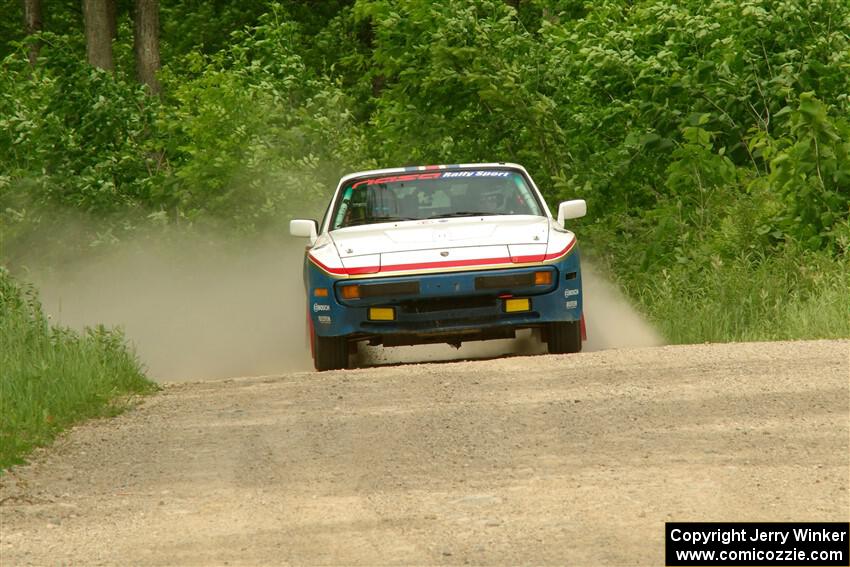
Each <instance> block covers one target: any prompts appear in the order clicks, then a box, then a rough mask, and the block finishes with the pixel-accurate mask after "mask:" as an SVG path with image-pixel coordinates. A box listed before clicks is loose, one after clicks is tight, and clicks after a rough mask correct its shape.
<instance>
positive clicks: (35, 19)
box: [24, 0, 42, 66]
mask: <svg viewBox="0 0 850 567" xmlns="http://www.w3.org/2000/svg"><path fill="white" fill-rule="evenodd" d="M24 29H25V30H26V33H27V35H32V34H34V33H38V32H40V31H41V30H42V21H41V0H24ZM40 49H41V46H40V45H39V44H38V43H33V44H32V45H31V46H30V53H29V59H30V65H32V66H35V61H36V59H38V52H39V50H40Z"/></svg>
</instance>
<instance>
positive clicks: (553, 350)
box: [547, 321, 581, 354]
mask: <svg viewBox="0 0 850 567" xmlns="http://www.w3.org/2000/svg"><path fill="white" fill-rule="evenodd" d="M548 330H549V333H548V334H549V337H548V340H547V343H548V349H549V354H572V353H575V352H581V322H580V321H558V322H557V323H549V329H548Z"/></svg>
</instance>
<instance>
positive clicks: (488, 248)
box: [289, 163, 587, 370]
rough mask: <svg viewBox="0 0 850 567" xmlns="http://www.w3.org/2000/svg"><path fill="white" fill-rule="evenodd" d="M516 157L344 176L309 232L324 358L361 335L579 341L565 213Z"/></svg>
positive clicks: (556, 345)
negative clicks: (528, 335) (553, 208)
mask: <svg viewBox="0 0 850 567" xmlns="http://www.w3.org/2000/svg"><path fill="white" fill-rule="evenodd" d="M586 210H587V205H586V203H585V202H584V201H583V200H574V201H566V202H563V203H561V204H560V205H559V207H558V217H557V219H554V218H552V215H551V213H550V211H549V208H548V207H547V206H546V203H545V201H544V200H543V196H542V195H541V193H540V191H539V190H538V188H537V186H536V185H535V184H534V182H533V181H532V179H531V177H530V176H529V174H528V172H527V171H526V170H525V168H523V167H522V166H520V165H516V164H511V163H483V164H464V165H440V166H420V167H404V168H394V169H379V170H374V171H362V172H359V173H352V174H351V175H346V176H345V177H343V178H342V179H341V180H340V182H339V186H338V187H337V190H336V193H335V194H334V196H333V199H332V200H331V202H330V205H329V206H328V209H327V212H326V213H325V216H324V218H323V219H322V222H321V225H319V224H318V223H317V222H316V221H314V220H300V219H299V220H293V221H291V222H290V227H289V228H290V233H291V234H292V235H293V236H301V237H306V238H309V239H310V246H308V247H307V251H306V254H305V261H304V282H305V286H306V291H307V324H308V329H309V334H310V344H311V349H312V353H313V361H314V363H315V366H316V369H317V370H332V369H339V368H346V367H347V366H348V364H349V355H350V353H351V352H353V351H356V348H357V346H356V344H357V343H358V342H360V341H368V342H369V344H371V345H384V346H399V345H412V344H423V343H448V344H452V345H455V346H460V344H461V343H462V342H465V341H473V340H484V339H496V338H511V337H514V336H515V333H516V331H517V330H519V329H534V330H536V331H535V332H536V333H537V334H538V335H539V337H540V339H541V340H543V341H545V342H546V343H547V345H548V350H549V352H550V353H572V352H578V351H580V350H581V343H582V340H583V339H584V338H585V337H584V318H583V316H582V289H581V267H580V264H579V254H578V247H577V245H576V237H575V234H573V233H572V232H571V231H569V230H567V229H565V228H564V222H565V221H566V220H568V219H574V218H578V217H582V216H584V215H585V213H586Z"/></svg>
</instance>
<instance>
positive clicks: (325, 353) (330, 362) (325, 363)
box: [313, 334, 348, 372]
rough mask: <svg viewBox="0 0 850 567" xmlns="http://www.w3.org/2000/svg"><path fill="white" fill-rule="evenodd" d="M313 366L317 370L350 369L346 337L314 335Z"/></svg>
mask: <svg viewBox="0 0 850 567" xmlns="http://www.w3.org/2000/svg"><path fill="white" fill-rule="evenodd" d="M313 366H315V367H316V370H318V371H319V372H322V371H324V370H341V369H343V368H348V341H347V340H346V338H345V337H320V336H318V335H316V334H313Z"/></svg>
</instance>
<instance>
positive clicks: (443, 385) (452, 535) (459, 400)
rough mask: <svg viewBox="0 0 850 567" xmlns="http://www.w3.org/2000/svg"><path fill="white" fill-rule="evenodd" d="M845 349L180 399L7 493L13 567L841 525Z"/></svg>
mask: <svg viewBox="0 0 850 567" xmlns="http://www.w3.org/2000/svg"><path fill="white" fill-rule="evenodd" d="M848 487H850V341H846V340H845V341H811V342H775V343H743V344H725V345H697V346H668V347H657V348H641V349H623V350H609V351H600V352H591V353H585V354H581V355H575V356H533V357H528V356H526V357H509V358H501V359H495V360H484V361H463V362H452V363H444V364H420V365H398V366H385V367H375V368H365V369H358V370H349V371H339V372H329V373H323V374H315V373H308V372H302V373H290V374H286V375H282V376H266V377H253V378H237V379H230V380H219V381H209V382H196V383H182V384H173V385H168V386H166V387H165V388H164V390H163V391H162V392H161V393H159V394H157V395H155V396H152V397H151V398H149V399H146V400H144V401H143V402H141V403H140V404H139V405H138V406H137V407H136V408H134V409H133V410H131V411H129V412H127V413H125V414H124V415H121V416H119V417H117V418H114V419H108V420H97V421H93V422H90V423H87V424H84V425H82V426H79V427H77V428H75V429H73V430H72V431H70V432H68V433H67V434H66V435H64V436H62V438H61V439H59V440H58V441H57V442H56V443H55V444H54V446H52V447H50V448H48V449H45V450H40V451H38V452H37V453H36V454H35V456H34V458H33V461H32V463H31V464H30V465H26V466H22V467H16V468H14V469H12V470H11V471H9V472H7V473H6V474H5V475H4V476H2V477H0V563H2V565H4V567H5V566H11V565H58V564H73V565H99V564H104V565H128V564H133V565H225V564H229V565H267V564H284V565H286V564H292V565H303V564H322V565H339V564H345V565H408V564H417V565H420V564H429V565H439V564H486V565H495V564H541V565H542V564H547V565H565V564H571V565H637V564H641V565H660V564H663V531H664V522H665V521H671V520H678V521H700V520H703V521H760V520H763V521H792V520H796V521H804V520H805V521H820V520H823V521H828V520H832V521H847V520H848V519H850V492H848Z"/></svg>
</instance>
